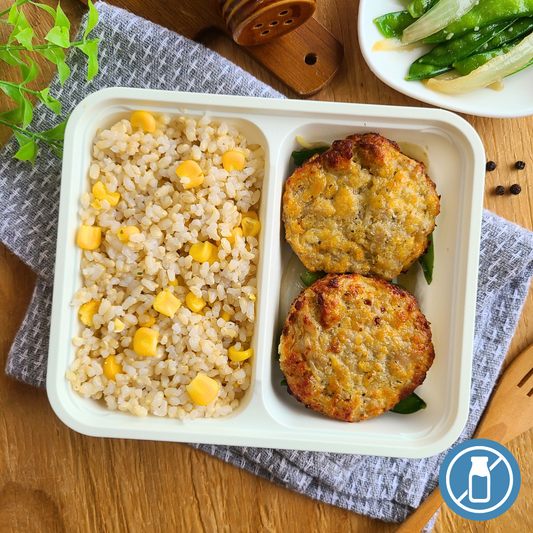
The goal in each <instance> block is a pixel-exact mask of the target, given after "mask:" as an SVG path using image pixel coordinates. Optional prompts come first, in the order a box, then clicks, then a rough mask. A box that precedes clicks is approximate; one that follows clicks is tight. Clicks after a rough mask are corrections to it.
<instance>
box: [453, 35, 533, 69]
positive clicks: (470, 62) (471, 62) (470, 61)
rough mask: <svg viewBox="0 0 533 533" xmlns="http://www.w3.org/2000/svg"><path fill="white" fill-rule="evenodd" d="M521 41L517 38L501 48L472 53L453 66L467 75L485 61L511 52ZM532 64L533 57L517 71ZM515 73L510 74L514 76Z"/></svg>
mask: <svg viewBox="0 0 533 533" xmlns="http://www.w3.org/2000/svg"><path fill="white" fill-rule="evenodd" d="M519 42H520V39H517V40H516V41H513V42H511V43H507V44H504V45H503V46H500V47H499V48H495V49H493V50H488V51H487V52H480V53H478V54H474V55H471V56H470V57H467V58H465V59H462V60H461V61H457V62H456V63H454V64H453V67H454V68H455V69H456V70H458V71H459V73H460V74H462V75H463V76H466V75H468V74H470V73H471V72H472V71H473V70H476V69H477V68H479V67H481V65H484V64H485V63H487V62H489V61H490V60H491V59H492V58H494V57H496V56H501V55H503V54H506V53H507V52H510V51H511V50H512V49H513V48H514V47H515V46H516V45H517V44H518V43H519ZM531 65H533V59H532V60H531V61H529V62H528V63H526V64H525V65H524V66H523V67H522V68H521V69H519V70H517V71H516V72H520V71H521V70H524V69H525V68H527V67H529V66H531ZM516 72H513V74H516ZM513 74H509V75H510V76H512V75H513Z"/></svg>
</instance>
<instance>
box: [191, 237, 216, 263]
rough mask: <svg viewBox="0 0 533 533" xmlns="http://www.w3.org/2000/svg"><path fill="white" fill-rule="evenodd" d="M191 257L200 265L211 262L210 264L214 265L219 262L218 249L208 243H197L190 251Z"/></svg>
mask: <svg viewBox="0 0 533 533" xmlns="http://www.w3.org/2000/svg"><path fill="white" fill-rule="evenodd" d="M189 255H190V256H192V258H193V259H194V260H195V261H196V262H198V263H205V262H206V261H209V264H210V265H212V264H213V263H214V262H215V261H218V248H217V247H216V246H215V245H214V244H211V243H210V242H207V241H206V242H195V243H194V244H193V245H192V246H191V248H190V249H189Z"/></svg>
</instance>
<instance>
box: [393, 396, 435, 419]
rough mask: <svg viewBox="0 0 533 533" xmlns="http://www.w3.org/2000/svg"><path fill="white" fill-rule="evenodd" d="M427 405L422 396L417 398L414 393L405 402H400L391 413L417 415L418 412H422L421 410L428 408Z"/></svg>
mask: <svg viewBox="0 0 533 533" xmlns="http://www.w3.org/2000/svg"><path fill="white" fill-rule="evenodd" d="M427 406H428V405H427V403H426V402H425V401H424V400H422V398H420V396H417V395H416V394H415V393H414V392H413V393H412V394H411V395H410V396H407V398H404V399H403V400H400V401H399V402H398V403H397V404H396V405H395V406H394V407H393V408H392V409H391V411H392V412H393V413H398V414H401V415H410V414H412V413H416V412H417V411H420V409H425V408H426V407H427Z"/></svg>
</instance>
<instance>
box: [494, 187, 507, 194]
mask: <svg viewBox="0 0 533 533" xmlns="http://www.w3.org/2000/svg"><path fill="white" fill-rule="evenodd" d="M495 192H496V194H497V195H498V196H503V195H504V194H505V187H502V186H501V185H498V186H497V187H496V190H495Z"/></svg>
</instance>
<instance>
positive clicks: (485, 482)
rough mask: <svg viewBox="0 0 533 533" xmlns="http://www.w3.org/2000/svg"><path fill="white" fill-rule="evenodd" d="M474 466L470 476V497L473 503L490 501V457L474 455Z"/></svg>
mask: <svg viewBox="0 0 533 533" xmlns="http://www.w3.org/2000/svg"><path fill="white" fill-rule="evenodd" d="M471 459H472V468H471V469H470V475H469V476H468V498H469V500H470V501H471V502H472V503H487V502H488V501H490V472H489V468H488V466H487V462H488V460H489V458H488V457H472V458H471Z"/></svg>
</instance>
